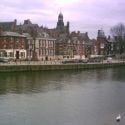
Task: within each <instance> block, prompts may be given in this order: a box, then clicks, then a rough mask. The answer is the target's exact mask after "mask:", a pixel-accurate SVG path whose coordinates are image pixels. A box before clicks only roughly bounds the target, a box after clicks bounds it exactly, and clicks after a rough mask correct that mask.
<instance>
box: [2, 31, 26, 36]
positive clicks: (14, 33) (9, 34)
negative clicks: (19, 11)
mask: <svg viewBox="0 0 125 125" xmlns="http://www.w3.org/2000/svg"><path fill="white" fill-rule="evenodd" d="M1 36H15V37H26V36H25V35H21V34H19V33H17V32H8V31H5V32H2V34H1Z"/></svg>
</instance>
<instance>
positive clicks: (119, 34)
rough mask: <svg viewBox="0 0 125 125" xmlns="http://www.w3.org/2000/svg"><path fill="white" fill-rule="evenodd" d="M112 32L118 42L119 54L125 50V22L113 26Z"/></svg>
mask: <svg viewBox="0 0 125 125" xmlns="http://www.w3.org/2000/svg"><path fill="white" fill-rule="evenodd" d="M110 32H111V34H112V36H113V38H114V40H115V41H116V42H117V50H118V51H119V54H122V53H124V52H125V25H124V24H123V23H119V24H117V25H115V26H113V27H111V29H110Z"/></svg>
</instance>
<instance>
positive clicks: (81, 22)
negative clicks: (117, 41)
mask: <svg viewBox="0 0 125 125" xmlns="http://www.w3.org/2000/svg"><path fill="white" fill-rule="evenodd" d="M124 6H125V0H0V22H3V21H13V20H14V19H17V22H18V23H19V24H20V23H23V21H24V20H25V19H30V20H31V21H32V23H34V24H36V23H37V24H38V25H39V26H42V25H43V26H46V27H48V28H55V27H56V23H57V20H58V14H59V13H60V11H61V12H62V14H63V17H64V23H65V25H66V23H67V21H69V22H70V31H74V30H75V31H80V32H88V34H89V36H90V38H95V37H96V36H97V31H98V30H99V29H103V30H104V32H105V34H106V35H109V33H110V32H109V31H110V28H111V27H112V26H114V25H116V24H118V23H120V22H122V23H124V21H125V7H124Z"/></svg>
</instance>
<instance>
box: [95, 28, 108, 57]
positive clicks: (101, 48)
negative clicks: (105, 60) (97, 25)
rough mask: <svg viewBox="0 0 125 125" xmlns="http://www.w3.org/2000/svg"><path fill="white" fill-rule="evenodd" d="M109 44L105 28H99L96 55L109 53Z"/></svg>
mask: <svg viewBox="0 0 125 125" xmlns="http://www.w3.org/2000/svg"><path fill="white" fill-rule="evenodd" d="M107 44H108V41H107V39H106V36H105V34H104V31H103V30H98V35H97V40H96V42H95V45H94V46H95V47H94V49H95V52H96V55H107Z"/></svg>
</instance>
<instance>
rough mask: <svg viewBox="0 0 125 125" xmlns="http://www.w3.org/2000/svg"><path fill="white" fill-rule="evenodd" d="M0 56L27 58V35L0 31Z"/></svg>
mask: <svg viewBox="0 0 125 125" xmlns="http://www.w3.org/2000/svg"><path fill="white" fill-rule="evenodd" d="M0 57H7V58H11V59H20V60H25V59H26V57H27V53H26V37H25V36H24V35H21V34H19V33H16V32H9V31H0Z"/></svg>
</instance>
